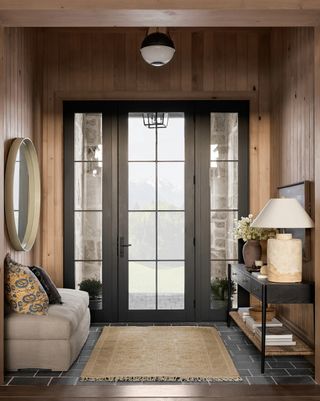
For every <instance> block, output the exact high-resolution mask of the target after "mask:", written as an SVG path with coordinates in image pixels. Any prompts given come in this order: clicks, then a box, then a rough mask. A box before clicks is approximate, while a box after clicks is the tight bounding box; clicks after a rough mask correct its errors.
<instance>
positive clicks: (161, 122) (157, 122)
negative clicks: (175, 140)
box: [143, 112, 169, 129]
mask: <svg viewBox="0 0 320 401" xmlns="http://www.w3.org/2000/svg"><path fill="white" fill-rule="evenodd" d="M168 122H169V114H168V113H158V112H156V113H143V125H144V126H145V127H148V128H150V129H153V128H156V129H158V128H167V126H168Z"/></svg>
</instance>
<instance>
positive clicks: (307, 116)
mask: <svg viewBox="0 0 320 401" xmlns="http://www.w3.org/2000/svg"><path fill="white" fill-rule="evenodd" d="M314 133H315V129H314V30H313V28H286V29H284V28H279V29H272V31H271V134H272V135H271V144H272V145H271V146H272V152H271V156H272V159H271V177H272V192H273V195H276V193H277V191H276V188H277V186H281V185H287V184H293V183H295V182H300V181H303V180H310V181H312V182H314V178H315V175H314V174H315V171H314V161H315V158H314V156H315V151H314ZM312 199H313V200H314V187H313V189H312ZM313 212H314V202H313ZM312 241H314V236H313V238H312ZM303 277H304V279H306V280H311V281H313V280H314V278H315V277H314V245H313V246H312V258H311V261H310V262H309V263H305V264H304V266H303ZM278 312H279V314H280V315H281V316H282V318H283V319H285V320H287V322H288V323H292V324H293V325H294V327H295V328H296V329H298V332H299V333H300V335H302V336H303V337H304V338H306V339H307V340H309V342H310V343H313V342H314V330H313V321H314V319H313V309H312V307H311V306H303V307H302V306H299V305H296V306H293V305H290V306H289V305H286V306H285V305H283V306H280V307H279V308H278Z"/></svg>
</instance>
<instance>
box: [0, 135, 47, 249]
mask: <svg viewBox="0 0 320 401" xmlns="http://www.w3.org/2000/svg"><path fill="white" fill-rule="evenodd" d="M22 144H24V145H26V155H25V157H26V162H27V169H28V175H29V194H28V217H27V226H26V231H25V234H24V238H23V240H22V242H21V241H20V239H19V235H18V232H17V227H16V224H15V218H14V203H13V202H14V193H13V191H14V170H15V163H16V158H17V154H18V152H19V149H20V147H21V145H22ZM4 200H5V216H6V223H7V229H8V234H9V238H10V241H11V244H12V246H13V248H14V249H15V250H17V251H29V250H30V249H31V248H32V246H33V244H34V242H35V240H36V237H37V232H38V227H39V219H40V205H41V184H40V169H39V162H38V156H37V151H36V149H35V147H34V145H33V142H32V141H31V139H29V138H16V139H15V140H14V141H13V143H12V144H11V147H10V150H9V154H8V158H7V164H6V173H5V199H4Z"/></svg>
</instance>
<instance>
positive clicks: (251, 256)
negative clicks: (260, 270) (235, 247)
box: [242, 240, 262, 267]
mask: <svg viewBox="0 0 320 401" xmlns="http://www.w3.org/2000/svg"><path fill="white" fill-rule="evenodd" d="M261 252H262V248H261V245H260V241H258V240H249V241H247V242H246V243H245V244H244V245H243V248H242V255H243V260H244V264H245V265H246V266H247V267H252V266H254V262H255V261H256V260H261Z"/></svg>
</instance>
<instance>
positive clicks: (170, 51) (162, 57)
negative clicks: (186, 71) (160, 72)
mask: <svg viewBox="0 0 320 401" xmlns="http://www.w3.org/2000/svg"><path fill="white" fill-rule="evenodd" d="M175 51H176V50H175V47H174V43H173V41H172V39H171V38H170V36H169V35H167V34H165V33H163V32H159V31H157V32H153V33H150V34H149V35H148V34H147V36H146V37H145V38H144V40H143V42H142V44H141V48H140V52H141V55H142V58H143V59H144V60H145V61H146V62H147V63H148V64H151V65H153V66H154V67H161V66H163V65H165V64H167V63H169V61H170V60H171V59H172V57H173V55H174V53H175Z"/></svg>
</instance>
